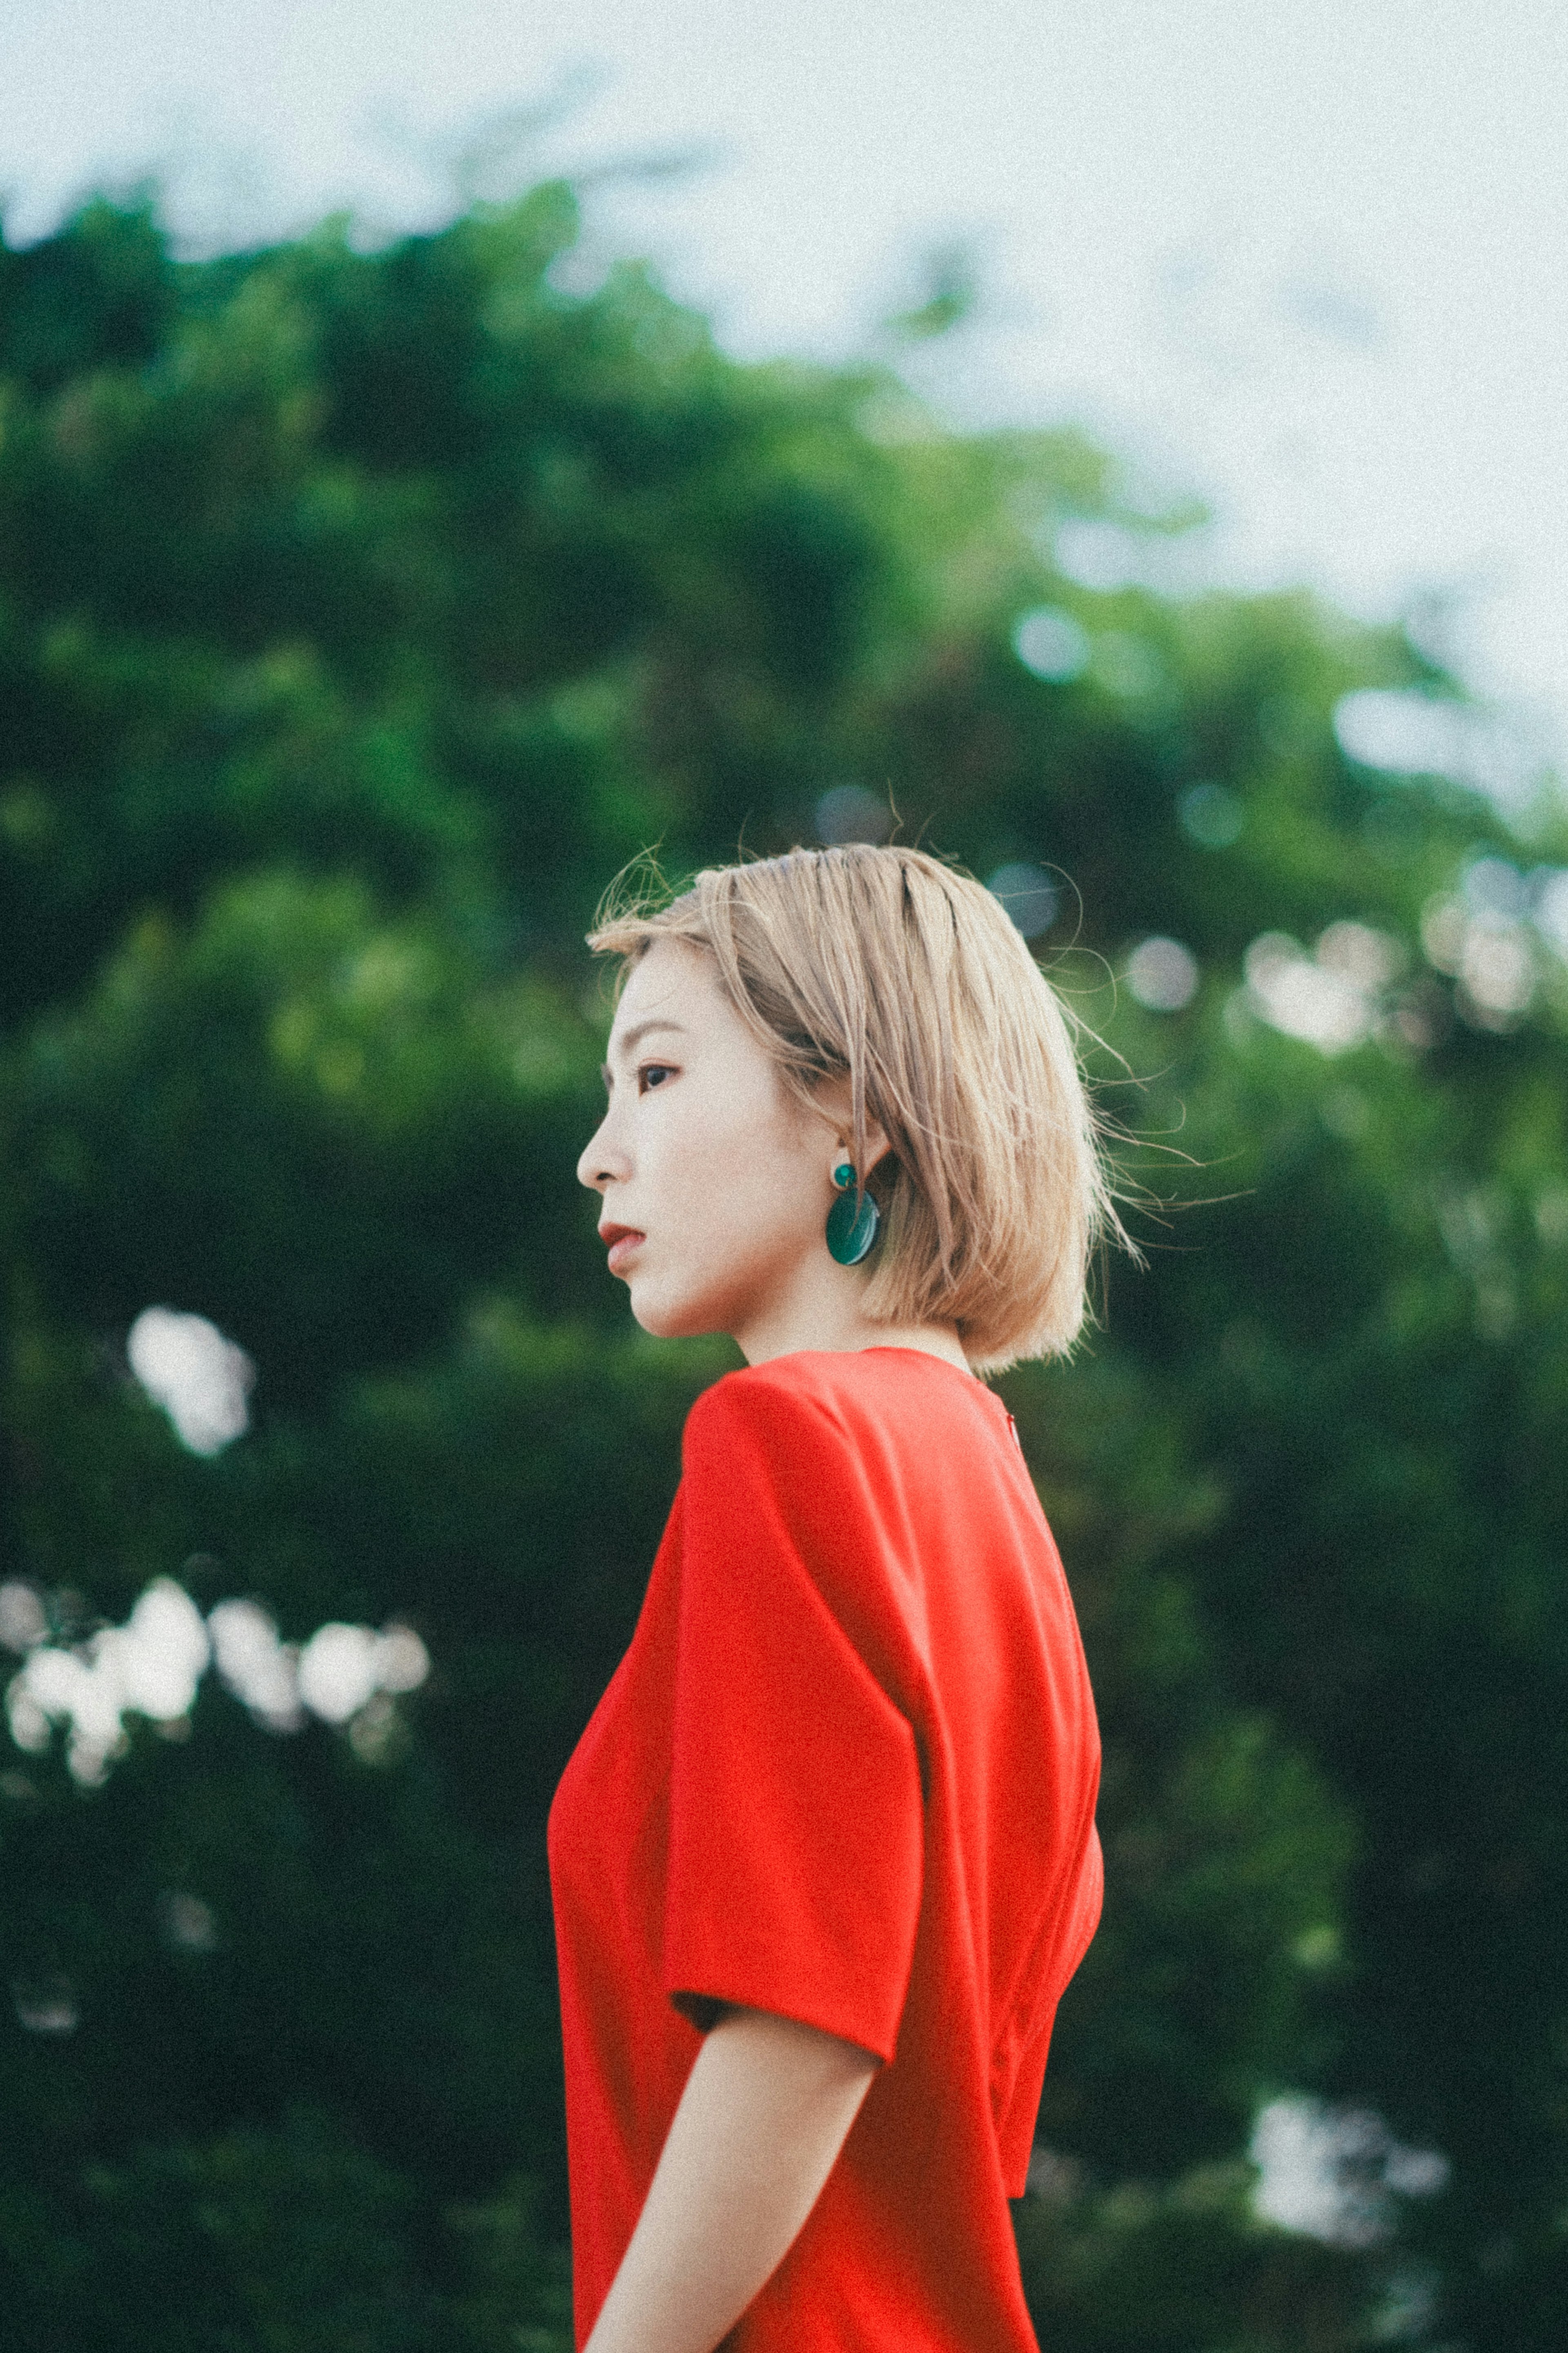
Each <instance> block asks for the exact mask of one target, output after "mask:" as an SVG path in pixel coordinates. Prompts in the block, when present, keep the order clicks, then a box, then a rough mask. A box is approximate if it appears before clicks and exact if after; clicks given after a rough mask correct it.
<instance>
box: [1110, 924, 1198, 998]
mask: <svg viewBox="0 0 1568 2353" xmlns="http://www.w3.org/2000/svg"><path fill="white" fill-rule="evenodd" d="M1126 979H1127V986H1128V987H1129V988H1130V989H1131V992H1132V994H1133V996H1134V997H1136V998H1137V1000H1138V1002H1139V1004H1140V1005H1143V1006H1147V1007H1148V1008H1149V1010H1150V1011H1151V1012H1152V1013H1179V1012H1180V1011H1181V1009H1182V1008H1183V1006H1184V1005H1190V1004H1191V1003H1192V1001H1193V998H1194V997H1195V996H1196V994H1197V987H1198V960H1197V958H1196V956H1195V955H1194V954H1193V952H1192V950H1191V948H1186V947H1184V946H1183V945H1182V943H1181V941H1180V940H1170V939H1165V938H1163V937H1158V936H1157V937H1155V938H1153V939H1148V940H1141V941H1140V942H1139V944H1138V945H1137V946H1136V947H1135V948H1134V949H1133V951H1132V953H1131V955H1130V956H1129V957H1128V959H1127V972H1126Z"/></svg>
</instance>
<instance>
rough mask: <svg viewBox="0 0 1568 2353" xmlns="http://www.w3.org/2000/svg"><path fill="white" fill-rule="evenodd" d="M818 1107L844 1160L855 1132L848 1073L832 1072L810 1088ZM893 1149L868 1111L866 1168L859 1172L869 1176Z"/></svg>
mask: <svg viewBox="0 0 1568 2353" xmlns="http://www.w3.org/2000/svg"><path fill="white" fill-rule="evenodd" d="M813 1093H814V1095H815V1098H816V1104H817V1108H818V1109H819V1111H820V1112H821V1113H822V1115H823V1117H824V1118H825V1119H826V1120H829V1121H831V1123H832V1124H833V1129H834V1137H835V1141H836V1143H837V1145H838V1146H839V1148H840V1150H841V1151H842V1152H843V1154H844V1155H845V1156H846V1157H847V1156H848V1155H849V1153H850V1151H851V1150H852V1148H853V1141H854V1130H853V1126H852V1124H851V1121H852V1112H853V1101H852V1095H851V1090H850V1085H849V1078H848V1073H847V1071H835V1072H834V1074H833V1076H832V1077H831V1078H823V1079H818V1081H817V1082H816V1087H815V1088H814V1089H813ZM891 1150H892V1146H891V1145H890V1144H889V1141H888V1138H887V1134H886V1132H885V1130H884V1129H883V1127H882V1124H881V1122H880V1121H879V1120H877V1119H874V1118H873V1117H872V1116H871V1113H869V1112H868V1113H867V1114H866V1165H865V1166H864V1168H862V1170H861V1171H860V1174H861V1175H862V1176H869V1175H870V1173H871V1171H872V1169H873V1168H875V1166H877V1163H878V1161H879V1160H883V1159H885V1158H886V1157H887V1155H888V1154H889V1152H890V1151H891Z"/></svg>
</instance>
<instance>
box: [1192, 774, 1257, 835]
mask: <svg viewBox="0 0 1568 2353" xmlns="http://www.w3.org/2000/svg"><path fill="white" fill-rule="evenodd" d="M1176 814H1177V816H1178V817H1179V818H1181V821H1182V830H1183V832H1184V834H1185V835H1186V836H1187V838H1188V839H1189V840H1192V841H1195V842H1196V843H1197V844H1198V845H1199V847H1200V848H1201V849H1229V848H1230V845H1231V843H1232V842H1233V841H1236V840H1237V839H1239V838H1240V834H1241V828H1242V827H1243V825H1244V824H1245V823H1246V819H1247V811H1246V809H1245V807H1243V805H1242V800H1241V796H1240V795H1239V793H1233V792H1230V791H1228V790H1227V789H1226V786H1224V785H1216V784H1213V783H1210V782H1205V783H1203V784H1200V785H1189V786H1188V787H1187V789H1186V791H1185V792H1184V794H1183V795H1182V797H1181V798H1180V800H1179V801H1178V802H1177V803H1176Z"/></svg>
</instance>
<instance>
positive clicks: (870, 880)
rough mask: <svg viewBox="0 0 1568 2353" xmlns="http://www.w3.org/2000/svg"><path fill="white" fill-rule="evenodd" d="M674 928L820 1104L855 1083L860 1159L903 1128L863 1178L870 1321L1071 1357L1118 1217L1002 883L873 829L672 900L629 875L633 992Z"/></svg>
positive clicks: (998, 1362) (1016, 1352)
mask: <svg viewBox="0 0 1568 2353" xmlns="http://www.w3.org/2000/svg"><path fill="white" fill-rule="evenodd" d="M639 862H640V861H639ZM628 871H635V870H628ZM661 939H672V940H681V941H684V942H686V943H687V944H688V945H689V946H692V947H695V948H700V949H702V950H704V951H705V952H706V953H707V954H708V955H710V956H711V958H712V960H713V964H714V966H715V967H716V969H717V974H718V978H719V981H720V984H721V987H722V988H723V990H724V993H725V995H726V996H727V997H728V998H729V1001H730V1003H731V1005H732V1006H733V1007H734V1008H735V1010H736V1012H737V1013H739V1014H740V1016H741V1018H742V1020H743V1021H744V1022H745V1023H746V1024H747V1026H748V1028H749V1029H751V1030H752V1034H753V1035H754V1036H755V1038H756V1039H757V1040H758V1042H759V1044H760V1045H761V1046H762V1047H763V1049H764V1050H765V1051H766V1052H767V1053H768V1055H769V1056H770V1057H771V1059H772V1060H773V1063H774V1065H775V1066H776V1068H777V1071H778V1073H779V1076H780V1078H781V1080H782V1081H783V1082H784V1086H785V1088H786V1089H787V1091H788V1092H789V1093H790V1094H792V1095H793V1096H794V1097H795V1100H796V1101H797V1102H798V1103H800V1104H801V1105H802V1106H803V1107H804V1108H805V1109H806V1110H807V1111H809V1112H813V1113H816V1114H817V1115H818V1116H822V1115H823V1108H822V1105H821V1103H819V1102H816V1101H815V1100H814V1092H813V1091H814V1089H815V1088H816V1085H817V1083H818V1082H820V1081H822V1080H823V1079H825V1078H827V1077H833V1076H845V1075H847V1078H848V1080H849V1083H850V1100H851V1115H850V1118H851V1157H852V1158H853V1160H854V1163H855V1166H856V1168H857V1169H858V1170H860V1171H862V1172H864V1168H865V1148H866V1122H867V1117H868V1114H869V1115H870V1116H871V1117H872V1118H874V1119H875V1120H876V1121H877V1122H878V1124H879V1125H880V1127H881V1128H882V1130H883V1133H884V1134H886V1136H887V1137H888V1140H889V1146H890V1150H889V1152H888V1153H887V1154H886V1155H884V1157H883V1159H882V1160H881V1161H880V1162H879V1164H878V1166H876V1167H875V1168H874V1169H873V1170H872V1171H871V1173H870V1176H868V1177H866V1176H864V1174H862V1176H861V1178H860V1183H861V1184H862V1185H864V1186H865V1187H866V1188H867V1189H868V1190H869V1191H870V1193H871V1194H872V1195H873V1197H874V1198H875V1199H876V1201H877V1205H878V1208H879V1210H880V1212H881V1218H882V1226H881V1232H880V1236H879V1241H878V1245H877V1248H876V1250H875V1251H874V1252H873V1255H872V1258H871V1261H869V1266H870V1272H869V1279H868V1283H867V1288H866V1293H865V1297H864V1300H863V1303H862V1304H863V1309H864V1313H865V1314H866V1315H867V1316H868V1318H869V1319H870V1320H871V1321H872V1322H873V1323H878V1324H933V1323H942V1324H956V1326H957V1328H958V1335H959V1338H960V1340H961V1342H962V1344H963V1351H964V1354H965V1356H967V1358H968V1360H969V1362H970V1364H971V1366H973V1369H974V1371H975V1372H977V1373H986V1372H1001V1371H1003V1370H1005V1367H1006V1366H1008V1365H1010V1364H1014V1363H1016V1362H1017V1361H1018V1360H1019V1359H1020V1358H1022V1357H1030V1356H1058V1355H1061V1354H1063V1353H1065V1351H1066V1350H1067V1349H1068V1347H1070V1346H1071V1345H1072V1342H1073V1340H1074V1338H1075V1337H1076V1336H1077V1335H1078V1333H1079V1328H1080V1326H1081V1325H1082V1323H1083V1320H1084V1314H1085V1282H1086V1277H1087V1272H1088V1266H1089V1256H1090V1253H1091V1251H1092V1250H1093V1249H1094V1247H1095V1244H1096V1242H1097V1241H1098V1240H1100V1237H1101V1236H1102V1235H1104V1234H1105V1233H1107V1232H1108V1231H1115V1232H1117V1233H1120V1230H1121V1228H1120V1221H1119V1219H1117V1216H1116V1212H1115V1209H1114V1208H1113V1206H1112V1203H1111V1198H1110V1187H1109V1185H1108V1182H1107V1176H1106V1171H1105V1167H1104V1165H1103V1161H1102V1156H1101V1150H1100V1126H1099V1122H1098V1120H1097V1117H1096V1114H1095V1112H1094V1110H1093V1107H1092V1105H1091V1104H1090V1102H1089V1095H1088V1092H1087V1091H1086V1089H1085V1086H1084V1082H1083V1079H1082V1077H1081V1075H1080V1073H1079V1065H1078V1059H1077V1056H1076V1054H1075V1052H1074V1048H1073V1039H1072V1036H1071V1033H1070V1031H1069V1029H1068V1019H1067V1017H1066V1016H1065V1014H1064V1012H1063V1008H1062V1007H1061V1005H1060V1004H1059V1003H1058V998H1057V996H1056V992H1055V991H1054V989H1053V988H1052V987H1051V985H1050V983H1049V982H1048V981H1047V978H1046V976H1045V975H1044V973H1043V972H1042V971H1041V970H1040V968H1039V966H1038V965H1037V963H1036V962H1035V959H1034V957H1033V956H1032V955H1030V953H1029V950H1028V949H1027V947H1026V945H1025V944H1024V941H1023V939H1022V938H1021V936H1020V935H1019V934H1018V932H1017V930H1016V927H1015V925H1014V923H1013V922H1012V920H1011V918H1010V917H1009V916H1008V915H1007V913H1005V910H1004V908H1003V907H1002V905H1001V904H1000V902H998V901H997V900H996V899H995V898H994V897H993V895H992V893H991V892H989V891H987V890H986V889H985V888H984V885H983V884H981V883H979V882H977V881H974V879H973V876H971V875H968V874H965V873H963V871H959V870H958V869H956V868H954V867H952V866H951V865H948V864H945V863H944V862H943V861H942V860H939V859H936V858H933V857H931V856H930V855H929V854H928V853H927V852H925V851H923V850H919V849H903V848H900V847H898V846H897V845H892V846H889V847H887V848H882V849H878V848H873V847H871V846H870V845H868V844H858V843H857V844H851V845H849V846H847V847H845V848H842V849H792V850H790V851H789V852H788V853H787V855H785V856H784V857H782V858H767V859H757V860H751V861H748V862H746V863H745V864H742V865H738V866H716V867H710V868H708V869H706V870H705V871H703V872H702V873H700V874H699V875H697V876H696V877H695V879H694V880H693V881H691V882H690V883H689V886H688V887H687V888H686V889H685V890H683V891H682V892H679V895H678V896H675V897H668V895H667V893H666V892H665V891H663V890H655V891H653V892H647V891H646V890H645V891H644V892H638V891H637V888H636V885H635V883H632V884H630V885H628V882H627V879H626V877H625V876H623V877H620V878H617V881H616V882H614V883H612V884H611V886H610V889H609V891H608V892H606V894H605V901H604V902H603V903H602V905H601V907H600V910H599V913H598V915H597V917H596V918H595V928H594V930H593V931H592V932H590V933H589V934H588V935H587V944H588V945H589V947H590V948H592V949H594V950H595V953H597V954H600V955H618V956H620V957H622V958H623V959H624V962H623V964H622V966H621V971H620V975H619V977H618V980H617V984H616V996H617V998H618V997H619V993H620V989H621V987H624V985H625V982H626V976H627V975H628V973H629V972H630V970H631V968H632V966H633V965H634V964H636V963H637V961H638V960H639V959H640V958H641V957H642V956H643V955H646V954H647V950H648V949H649V948H650V947H651V946H652V945H653V944H654V942H655V941H656V940H661Z"/></svg>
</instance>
